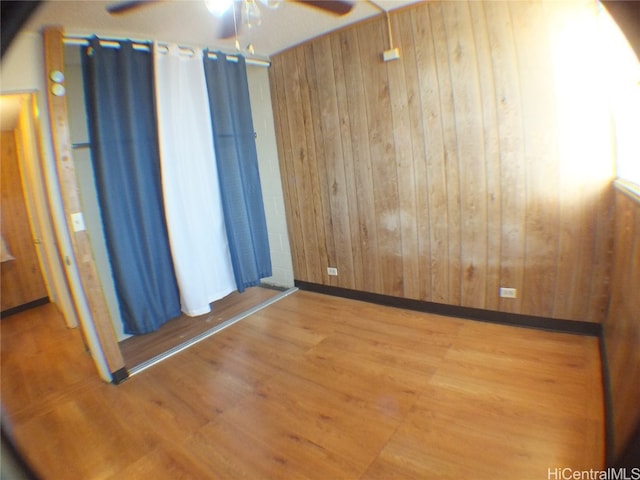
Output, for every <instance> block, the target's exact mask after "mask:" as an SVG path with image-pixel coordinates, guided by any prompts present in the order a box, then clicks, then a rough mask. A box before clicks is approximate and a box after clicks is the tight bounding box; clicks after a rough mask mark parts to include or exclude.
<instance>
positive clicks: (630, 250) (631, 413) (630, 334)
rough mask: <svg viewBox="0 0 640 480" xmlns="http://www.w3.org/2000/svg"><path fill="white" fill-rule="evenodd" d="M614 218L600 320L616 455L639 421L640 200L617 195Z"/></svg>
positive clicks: (624, 194)
mask: <svg viewBox="0 0 640 480" xmlns="http://www.w3.org/2000/svg"><path fill="white" fill-rule="evenodd" d="M614 217H615V227H614V245H613V265H612V277H611V285H612V287H611V304H610V306H609V314H608V316H607V318H606V320H605V322H604V342H605V346H606V353H607V363H608V366H609V378H610V380H611V400H612V405H611V407H612V413H613V432H614V438H613V445H610V447H611V448H612V451H613V453H614V456H615V457H618V456H619V455H620V454H622V453H623V449H624V446H625V444H626V443H627V441H628V439H629V438H630V437H631V435H632V434H633V429H634V428H635V426H636V425H638V422H640V382H638V381H637V379H638V376H640V357H638V338H640V315H638V312H640V295H638V285H640V197H635V198H634V197H631V196H629V195H628V194H627V193H623V192H621V191H616V192H615V215H614Z"/></svg>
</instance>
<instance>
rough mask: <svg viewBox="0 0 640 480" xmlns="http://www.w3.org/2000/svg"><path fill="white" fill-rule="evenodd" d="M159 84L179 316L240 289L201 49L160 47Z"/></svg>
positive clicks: (198, 312) (164, 177)
mask: <svg viewBox="0 0 640 480" xmlns="http://www.w3.org/2000/svg"><path fill="white" fill-rule="evenodd" d="M155 49H156V52H155V55H154V57H155V60H154V61H155V77H156V78H155V82H156V103H157V111H158V112H157V115H158V131H159V137H160V159H161V165H162V187H163V195H164V205H165V214H166V217H167V228H168V230H169V240H170V244H171V255H172V256H173V263H174V269H175V272H176V277H177V280H178V286H179V289H180V301H181V305H182V311H183V312H184V313H185V314H187V315H190V316H195V315H202V314H204V313H207V312H209V311H210V307H209V303H211V302H213V301H215V300H218V299H220V298H222V297H224V296H225V295H227V294H229V293H231V292H232V291H234V290H235V289H236V287H235V280H234V276H233V269H232V266H231V259H230V256H229V247H228V241H227V235H226V232H225V226H224V218H223V213H222V206H221V199H220V187H219V184H218V171H217V167H216V160H215V153H214V149H213V137H212V133H211V117H210V114H209V100H208V97H207V87H206V83H205V77H204V67H203V65H202V51H201V50H196V51H195V52H193V54H192V55H186V54H184V53H181V52H180V50H179V48H178V46H177V45H169V51H168V52H167V53H162V51H159V48H158V45H156V46H155Z"/></svg>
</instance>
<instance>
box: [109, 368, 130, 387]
mask: <svg viewBox="0 0 640 480" xmlns="http://www.w3.org/2000/svg"><path fill="white" fill-rule="evenodd" d="M111 378H112V380H111V383H113V384H114V385H120V384H121V383H122V382H124V381H125V380H126V379H127V378H129V372H128V371H127V369H126V368H124V367H122V368H121V369H120V370H116V371H115V372H111Z"/></svg>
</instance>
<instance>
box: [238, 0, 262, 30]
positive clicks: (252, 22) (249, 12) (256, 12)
mask: <svg viewBox="0 0 640 480" xmlns="http://www.w3.org/2000/svg"><path fill="white" fill-rule="evenodd" d="M261 23H262V14H261V13H260V8H258V4H257V3H256V0H243V2H242V24H243V25H245V26H246V27H247V28H254V27H259V26H260V24H261Z"/></svg>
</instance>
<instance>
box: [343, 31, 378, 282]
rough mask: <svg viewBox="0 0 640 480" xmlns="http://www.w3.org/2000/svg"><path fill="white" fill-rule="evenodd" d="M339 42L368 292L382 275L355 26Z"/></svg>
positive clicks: (364, 273) (362, 80) (360, 63)
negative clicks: (347, 93) (346, 94)
mask: <svg viewBox="0 0 640 480" xmlns="http://www.w3.org/2000/svg"><path fill="white" fill-rule="evenodd" d="M340 36H341V44H342V62H343V68H344V75H345V85H346V87H347V91H348V92H349V98H348V101H347V107H348V112H349V127H350V132H351V145H352V147H353V162H354V165H357V166H358V168H357V169H356V171H355V183H356V191H357V195H358V212H359V218H358V219H355V221H357V223H358V228H359V230H360V239H361V242H362V270H363V282H364V283H363V285H362V289H363V290H365V291H368V292H376V293H381V292H382V291H383V290H382V274H381V269H380V257H379V255H378V231H377V228H376V212H375V208H373V205H374V194H373V172H372V170H373V167H372V161H371V148H370V143H369V127H368V117H367V102H366V99H365V95H364V89H363V88H362V87H363V84H364V81H365V79H364V77H363V68H362V60H361V57H360V44H359V40H358V34H357V31H356V30H355V29H349V30H346V31H344V32H342V33H341V34H340Z"/></svg>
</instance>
